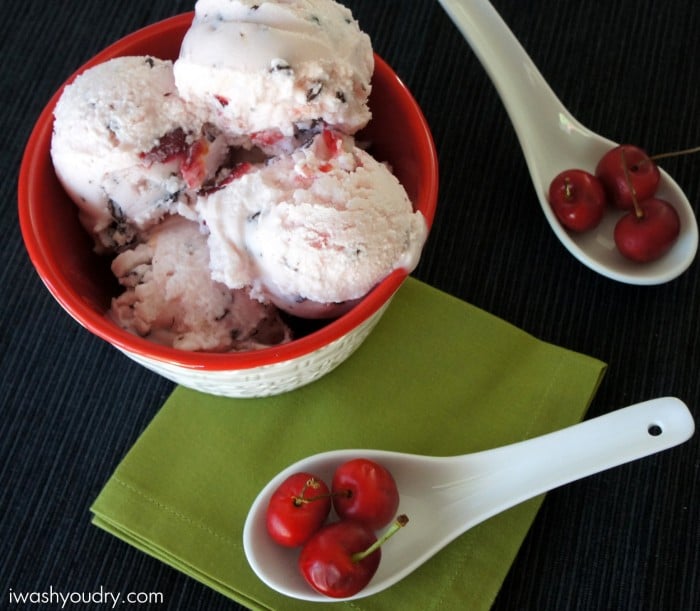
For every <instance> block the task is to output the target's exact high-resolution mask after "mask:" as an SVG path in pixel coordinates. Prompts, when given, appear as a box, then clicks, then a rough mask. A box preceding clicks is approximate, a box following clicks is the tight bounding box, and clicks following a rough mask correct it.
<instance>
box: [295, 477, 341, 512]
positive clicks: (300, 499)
mask: <svg viewBox="0 0 700 611" xmlns="http://www.w3.org/2000/svg"><path fill="white" fill-rule="evenodd" d="M307 488H320V484H319V483H318V481H317V480H316V479H314V478H313V477H312V478H310V479H307V480H306V482H304V487H303V488H302V489H301V492H300V493H299V496H294V497H292V501H293V502H294V505H296V506H297V507H301V506H302V505H306V504H307V503H311V502H313V501H319V500H321V499H328V498H333V497H335V496H345V497H348V498H349V497H351V496H352V492H351V491H350V490H343V491H342V492H328V493H326V494H317V495H316V496H304V494H305V493H306V490H307Z"/></svg>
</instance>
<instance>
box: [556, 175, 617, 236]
mask: <svg viewBox="0 0 700 611" xmlns="http://www.w3.org/2000/svg"><path fill="white" fill-rule="evenodd" d="M606 203H607V199H606V195H605V190H604V189H603V185H602V183H601V182H600V180H598V178H596V177H595V176H593V174H591V173H590V172H586V171H585V170H576V169H573V170H564V171H563V172H561V173H560V174H558V175H557V176H556V177H555V178H554V180H553V181H552V182H551V183H550V185H549V205H550V206H551V207H552V210H553V212H554V214H555V215H556V217H557V219H558V220H559V222H560V223H561V224H562V225H563V226H564V227H566V228H567V229H570V230H571V231H577V232H582V231H588V230H589V229H593V228H594V227H596V226H597V225H598V224H599V223H600V221H601V219H602V218H603V214H604V213H605V207H606Z"/></svg>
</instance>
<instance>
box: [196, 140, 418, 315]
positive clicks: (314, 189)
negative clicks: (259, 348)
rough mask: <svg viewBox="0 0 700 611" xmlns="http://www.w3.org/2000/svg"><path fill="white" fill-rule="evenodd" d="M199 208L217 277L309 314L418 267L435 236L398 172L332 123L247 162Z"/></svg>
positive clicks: (321, 312)
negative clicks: (288, 150)
mask: <svg viewBox="0 0 700 611" xmlns="http://www.w3.org/2000/svg"><path fill="white" fill-rule="evenodd" d="M196 209H197V212H198V213H199V215H200V216H201V218H202V220H203V221H204V223H205V225H206V227H207V228H208V230H209V232H210V235H209V250H210V253H211V263H210V265H211V269H212V275H213V277H214V278H215V279H216V280H218V281H219V282H222V283H224V284H226V285H227V286H228V287H230V288H242V287H246V286H248V287H252V294H253V295H254V296H256V297H258V298H260V299H263V300H267V299H269V300H271V301H272V302H273V303H275V304H276V305H278V306H279V307H280V308H282V309H284V310H287V311H289V312H290V313H295V314H300V315H303V316H308V317H314V316H316V315H321V316H325V315H327V314H328V313H329V311H328V306H329V305H332V304H344V303H347V302H353V301H354V300H356V299H358V298H360V297H363V296H364V295H365V294H366V293H367V292H369V291H370V290H371V289H372V288H373V287H374V286H375V285H376V284H377V283H378V282H379V281H381V280H382V279H384V278H385V277H386V276H387V275H388V274H389V273H390V272H391V271H392V270H394V269H397V268H403V269H406V270H407V271H408V272H410V271H412V270H413V269H414V268H415V266H416V265H417V263H418V259H419V256H420V253H421V249H422V247H423V244H424V242H425V239H426V236H427V225H426V222H425V219H424V218H423V216H422V215H421V214H420V213H419V212H414V210H413V206H412V204H411V202H410V200H409V199H408V196H407V195H406V192H405V190H404V189H403V187H402V186H401V184H400V183H399V181H398V180H397V179H396V177H395V176H394V175H393V174H392V173H391V172H390V171H389V169H388V168H387V167H386V166H385V165H384V164H382V163H379V162H378V161H376V160H375V159H374V158H373V157H371V156H370V155H369V154H368V153H367V152H365V151H363V150H362V149H360V148H358V147H356V146H355V145H354V142H353V140H352V138H351V137H347V136H341V135H339V134H337V133H333V132H330V131H328V130H327V131H324V132H323V133H322V134H320V135H318V136H316V137H315V138H314V139H313V141H311V142H310V143H309V144H308V145H307V146H304V147H301V148H299V149H297V150H296V151H294V153H292V154H291V155H282V156H279V157H276V158H273V159H271V160H269V161H268V162H267V163H264V164H259V165H251V166H250V167H248V168H244V169H243V171H241V172H240V175H239V176H238V177H237V178H236V179H235V180H233V181H232V182H231V183H230V184H228V185H227V186H226V187H225V188H223V189H221V190H218V191H216V192H214V193H212V194H210V195H208V196H206V197H200V198H199V199H198V200H197V204H196Z"/></svg>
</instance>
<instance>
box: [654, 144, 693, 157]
mask: <svg viewBox="0 0 700 611" xmlns="http://www.w3.org/2000/svg"><path fill="white" fill-rule="evenodd" d="M691 153H700V146H694V147H693V148H689V149H683V150H682V151H671V152H670V153H659V154H658V155H652V156H651V157H649V159H652V160H654V161H656V160H657V159H666V158H668V157H679V156H681V155H690V154H691Z"/></svg>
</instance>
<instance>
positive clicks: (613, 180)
mask: <svg viewBox="0 0 700 611" xmlns="http://www.w3.org/2000/svg"><path fill="white" fill-rule="evenodd" d="M625 166H627V174H626V173H625ZM595 173H596V176H597V177H598V178H599V179H600V181H601V183H603V188H604V189H605V191H606V193H607V195H608V198H609V199H610V201H611V202H612V203H613V204H614V205H615V206H617V207H618V208H621V209H623V210H631V209H632V208H633V207H634V196H633V193H632V190H631V189H630V185H631V186H632V189H634V195H636V198H637V201H638V202H641V201H644V200H645V199H649V198H650V197H653V196H654V194H655V193H656V190H657V189H658V187H659V181H660V180H661V173H660V172H659V168H658V167H657V165H656V163H654V160H653V159H650V158H649V155H647V154H646V153H645V152H644V151H643V150H642V149H640V148H639V147H637V146H633V145H631V144H622V145H620V146H616V147H615V148H613V149H611V150H609V151H608V152H607V153H606V154H605V155H603V157H601V159H600V161H599V162H598V165H597V166H596V169H595ZM628 176H629V181H628Z"/></svg>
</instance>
